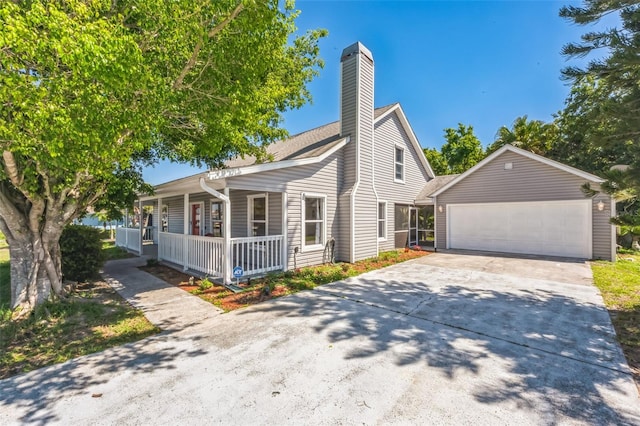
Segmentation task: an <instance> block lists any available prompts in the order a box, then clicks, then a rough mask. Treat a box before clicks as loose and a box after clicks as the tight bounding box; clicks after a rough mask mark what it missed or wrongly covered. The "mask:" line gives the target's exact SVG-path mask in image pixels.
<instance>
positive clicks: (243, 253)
mask: <svg viewBox="0 0 640 426" xmlns="http://www.w3.org/2000/svg"><path fill="white" fill-rule="evenodd" d="M283 244H284V236H282V235H271V236H268V237H247V238H232V239H231V256H232V257H231V259H232V262H231V263H232V265H231V266H233V267H235V266H242V269H244V274H245V275H254V274H262V273H265V272H269V271H277V270H280V269H284V262H283V261H282V245H283Z"/></svg>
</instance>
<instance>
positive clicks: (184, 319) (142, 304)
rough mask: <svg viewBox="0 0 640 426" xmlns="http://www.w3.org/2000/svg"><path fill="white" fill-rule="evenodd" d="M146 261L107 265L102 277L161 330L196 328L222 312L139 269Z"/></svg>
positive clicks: (141, 259)
mask: <svg viewBox="0 0 640 426" xmlns="http://www.w3.org/2000/svg"><path fill="white" fill-rule="evenodd" d="M146 261H147V260H146V258H144V257H132V258H129V259H119V260H112V261H109V262H107V263H106V264H105V265H104V273H103V277H104V278H105V281H106V282H107V283H109V285H110V286H112V287H113V288H114V289H115V290H116V291H117V292H118V293H119V294H120V296H122V297H124V298H125V299H126V300H127V301H128V302H129V303H131V304H132V305H133V306H135V307H136V308H138V309H141V310H142V311H143V312H144V315H145V316H146V317H147V318H148V319H149V321H151V323H152V324H154V325H155V326H157V327H160V328H161V329H162V330H164V331H179V330H183V329H185V328H187V327H190V326H194V325H199V324H201V323H202V322H203V321H206V320H208V319H210V318H213V317H216V316H218V315H219V314H221V313H222V312H223V311H222V310H221V309H219V308H217V307H216V306H214V305H212V304H211V303H208V302H205V301H204V300H202V299H200V298H199V297H197V296H194V295H192V294H189V293H187V292H186V291H184V290H180V289H179V288H177V287H175V286H172V285H171V284H169V283H167V282H165V281H163V280H161V279H159V278H156V277H154V276H153V275H151V274H148V273H146V272H144V271H141V270H140V269H138V267H139V266H144V265H146Z"/></svg>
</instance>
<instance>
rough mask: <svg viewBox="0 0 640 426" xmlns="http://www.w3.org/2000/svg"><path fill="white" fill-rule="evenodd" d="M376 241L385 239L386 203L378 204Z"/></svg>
mask: <svg viewBox="0 0 640 426" xmlns="http://www.w3.org/2000/svg"><path fill="white" fill-rule="evenodd" d="M378 239H379V240H386V239H387V202H386V201H383V202H381V203H378Z"/></svg>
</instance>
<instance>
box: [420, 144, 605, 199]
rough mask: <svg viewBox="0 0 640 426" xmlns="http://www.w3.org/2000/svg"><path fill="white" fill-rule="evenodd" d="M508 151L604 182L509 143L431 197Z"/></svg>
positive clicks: (434, 193)
mask: <svg viewBox="0 0 640 426" xmlns="http://www.w3.org/2000/svg"><path fill="white" fill-rule="evenodd" d="M506 151H511V152H513V153H515V154H520V155H522V156H523V157H527V158H530V159H532V160H535V161H539V162H541V163H544V164H547V165H549V166H551V167H555V168H556V169H560V170H562V171H565V172H567V173H571V174H573V175H576V176H579V177H581V178H583V179H586V180H589V181H591V182H596V183H602V182H604V179H602V178H599V177H598V176H596V175H592V174H591V173H587V172H583V171H582V170H578V169H576V168H574V167H571V166H567V165H566V164H562V163H558V162H557V161H554V160H550V159H548V158H545V157H543V156H541V155H538V154H534V153H533V152H529V151H526V150H524V149H520V148H516V147H515V146H513V145H508V144H507V145H504V146H503V147H502V148H500V149H499V150H497V151H495V152H494V153H493V154H491V155H489V156H488V157H486V158H485V159H484V160H482V161H480V162H479V163H478V164H476V165H475V166H473V167H472V168H470V169H469V170H467V171H466V172H464V173H462V174H461V175H460V176H458V177H457V178H455V179H453V180H452V181H451V182H449V183H448V184H446V185H444V186H443V187H442V188H440V189H438V190H437V191H435V192H433V193H432V194H431V195H430V197H436V196H438V195H440V194H442V193H443V192H445V191H446V190H448V189H449V188H451V187H452V186H454V185H456V184H457V183H458V182H460V181H462V180H464V179H466V178H467V177H468V176H469V175H471V174H473V173H474V172H475V171H476V170H479V169H481V168H482V167H484V166H485V165H486V164H488V163H490V162H492V161H493V160H494V159H495V158H496V157H498V156H500V155H502V154H503V153H505V152H506Z"/></svg>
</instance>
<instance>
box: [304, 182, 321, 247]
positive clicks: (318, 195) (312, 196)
mask: <svg viewBox="0 0 640 426" xmlns="http://www.w3.org/2000/svg"><path fill="white" fill-rule="evenodd" d="M307 197H308V198H322V243H321V244H311V245H307V244H306V243H305V224H306V222H307V221H306V220H305V217H306V206H305V198H307ZM300 204H301V208H300V212H301V223H302V227H301V228H302V229H301V232H300V240H301V244H300V246H301V247H302V252H310V251H319V250H324V245H325V244H326V242H327V194H318V193H314V192H303V193H302V194H301V196H300Z"/></svg>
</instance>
